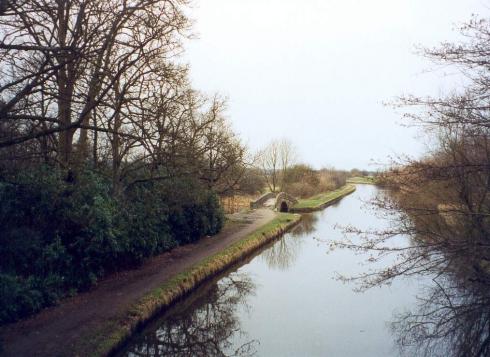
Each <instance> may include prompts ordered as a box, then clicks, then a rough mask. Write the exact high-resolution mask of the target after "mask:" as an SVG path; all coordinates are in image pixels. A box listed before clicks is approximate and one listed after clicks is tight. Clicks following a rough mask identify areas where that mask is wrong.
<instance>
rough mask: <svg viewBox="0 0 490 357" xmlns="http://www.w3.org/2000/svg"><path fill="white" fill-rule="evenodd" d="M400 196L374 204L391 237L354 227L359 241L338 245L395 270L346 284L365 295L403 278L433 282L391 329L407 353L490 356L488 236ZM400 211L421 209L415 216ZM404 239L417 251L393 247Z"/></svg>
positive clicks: (374, 271)
mask: <svg viewBox="0 0 490 357" xmlns="http://www.w3.org/2000/svg"><path fill="white" fill-rule="evenodd" d="M397 195H399V193H397V192H394V193H390V194H389V195H386V194H382V195H379V196H378V198H377V199H375V200H374V201H373V203H374V204H375V205H376V207H377V208H378V209H379V210H380V211H379V212H378V213H379V215H380V216H381V217H386V218H387V219H388V220H389V221H390V223H391V224H390V226H389V227H388V228H387V229H381V230H372V231H362V230H360V229H356V228H353V227H348V228H346V230H345V231H346V232H347V233H350V234H352V235H353V236H354V239H347V237H345V239H344V240H343V241H338V242H336V243H335V245H336V246H337V247H343V248H350V249H353V250H354V251H360V252H364V253H366V254H368V256H369V259H368V261H369V262H371V263H378V262H379V263H383V259H385V258H386V257H387V256H389V255H392V256H393V255H394V256H395V257H396V259H395V260H394V262H393V264H388V265H386V264H380V265H377V266H374V269H372V270H369V271H367V272H364V273H361V274H359V275H358V276H354V277H347V278H344V279H346V280H354V281H359V282H361V284H362V285H361V290H364V289H367V288H370V287H374V286H379V285H383V284H387V283H388V284H389V283H391V282H392V281H393V280H394V279H396V278H399V277H401V276H409V277H413V276H425V277H430V278H431V279H432V280H433V282H434V285H433V286H431V287H430V288H427V289H426V290H425V291H424V292H423V295H422V297H420V296H419V297H418V300H419V304H418V306H417V307H416V308H415V309H414V310H412V311H409V312H406V313H404V314H400V315H398V316H397V321H396V322H394V323H393V324H392V328H393V330H394V332H395V333H396V336H397V342H398V344H399V346H400V348H401V349H402V351H403V352H407V354H406V355H407V356H445V357H446V356H458V357H459V356H464V357H466V356H468V357H473V356H475V357H476V356H490V268H489V264H488V260H489V258H488V254H487V252H488V244H487V243H486V242H485V240H486V239H487V237H486V235H482V231H480V230H476V229H475V227H474V226H472V225H471V224H468V220H461V222H458V221H456V220H455V219H452V220H449V219H448V218H447V217H444V216H442V217H441V215H440V214H439V212H437V211H436V212H434V211H431V210H429V209H422V208H420V207H421V206H420V204H419V202H416V201H414V198H413V196H410V197H408V198H406V197H403V198H405V199H407V200H408V199H410V201H408V202H407V203H405V202H404V201H402V200H401V199H400V198H399V196H397ZM395 199H396V200H395ZM413 202H416V203H417V205H415V204H413ZM401 204H407V205H408V204H411V206H410V207H415V208H412V210H411V211H410V210H409V209H405V207H404V206H401ZM402 208H403V210H402ZM407 212H408V213H407ZM451 218H452V217H451ZM400 236H406V237H409V238H410V240H409V241H410V244H408V245H406V246H404V245H403V244H400V241H397V240H396V239H395V240H393V238H394V237H400Z"/></svg>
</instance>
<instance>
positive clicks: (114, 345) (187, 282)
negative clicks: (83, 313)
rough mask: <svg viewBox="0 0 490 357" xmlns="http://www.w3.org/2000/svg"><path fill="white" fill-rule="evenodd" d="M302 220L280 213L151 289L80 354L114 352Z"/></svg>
mask: <svg viewBox="0 0 490 357" xmlns="http://www.w3.org/2000/svg"><path fill="white" fill-rule="evenodd" d="M300 220H301V216H300V215H297V214H291V213H280V214H279V215H278V216H277V217H276V218H275V219H274V220H272V221H271V222H269V223H268V224H266V225H264V226H262V227H261V228H259V229H257V230H256V231H255V232H253V233H251V234H250V235H248V236H247V237H245V238H243V239H242V240H240V241H238V242H236V243H234V244H232V245H231V246H229V247H228V248H226V249H225V250H223V251H221V252H220V253H217V254H215V255H212V256H210V257H208V258H206V259H204V260H202V261H201V262H200V263H198V264H196V265H194V266H193V267H191V268H189V269H188V270H187V271H184V272H182V273H180V274H178V275H176V276H175V277H173V278H172V279H170V280H169V281H168V282H167V283H165V284H164V285H163V286H161V287H159V288H157V289H155V290H153V291H151V292H150V293H148V294H147V295H145V296H144V297H143V298H142V299H140V300H139V301H138V302H136V303H135V304H133V306H132V307H131V308H130V309H129V310H128V311H127V312H126V313H125V314H124V315H123V316H119V317H117V318H114V319H111V320H109V321H107V323H106V324H104V326H101V327H100V328H99V329H97V330H95V331H93V332H92V335H91V336H87V337H86V338H85V339H84V341H83V342H82V343H81V345H80V346H78V347H77V348H76V350H77V351H76V355H77V356H107V355H113V354H114V353H115V352H116V351H117V350H118V349H120V348H121V347H122V346H123V345H124V342H125V341H126V340H127V339H128V338H129V337H130V336H131V335H132V334H133V333H134V332H136V331H137V330H138V329H139V328H141V327H142V326H143V324H144V323H145V322H147V321H149V320H151V319H152V318H153V317H154V316H155V315H157V314H159V313H161V312H162V311H163V310H165V309H167V308H168V307H169V306H171V305H172V304H173V303H174V302H176V301H177V300H179V299H180V298H182V297H184V296H186V295H187V294H189V293H190V292H192V291H193V290H194V289H196V288H197V287H198V286H200V285H201V284H202V283H204V282H205V281H206V280H208V279H210V278H212V277H213V276H215V275H216V274H219V273H220V272H222V271H224V270H225V269H227V268H228V267H230V266H232V265H233V264H235V263H237V262H239V261H240V260H242V259H245V258H247V257H248V256H250V255H251V254H253V253H254V252H256V251H257V250H258V249H259V248H261V247H262V246H264V245H265V244H267V243H269V242H271V241H272V240H274V239H276V238H278V237H280V236H281V235H282V234H284V233H285V232H286V231H288V230H289V229H291V228H292V227H293V226H295V225H296V224H297V223H299V221H300Z"/></svg>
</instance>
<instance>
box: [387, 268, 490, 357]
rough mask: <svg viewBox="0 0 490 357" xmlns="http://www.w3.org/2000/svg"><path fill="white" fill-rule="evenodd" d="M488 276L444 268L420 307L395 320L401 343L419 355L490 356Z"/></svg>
mask: <svg viewBox="0 0 490 357" xmlns="http://www.w3.org/2000/svg"><path fill="white" fill-rule="evenodd" d="M466 268H467V267H464V269H461V270H462V271H465V270H467V269H466ZM482 273H483V272H482ZM489 277H490V276H489V274H488V273H484V274H478V276H476V275H474V274H473V273H470V274H466V273H463V274H462V273H461V271H458V273H457V274H454V273H447V272H444V273H443V272H441V275H440V276H439V277H437V278H435V279H434V282H435V286H434V287H432V288H430V289H429V290H428V291H426V292H425V296H424V297H423V298H419V306H418V310H417V311H415V312H414V311H412V312H407V313H405V314H401V315H399V316H398V321H397V322H395V323H393V324H392V327H393V330H394V332H395V333H396V334H397V336H398V344H399V345H400V347H401V348H402V349H406V350H408V351H410V352H412V354H413V355H417V356H490V291H489V289H488V287H489V283H490V281H489V280H488V279H489Z"/></svg>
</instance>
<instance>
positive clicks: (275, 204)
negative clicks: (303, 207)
mask: <svg viewBox="0 0 490 357" xmlns="http://www.w3.org/2000/svg"><path fill="white" fill-rule="evenodd" d="M296 203H298V200H297V199H296V198H294V197H293V196H291V195H290V194H289V193H286V192H280V193H275V192H269V193H266V194H264V195H262V196H260V197H259V198H258V199H257V200H256V201H252V202H250V208H251V209H255V208H259V207H269V208H271V209H274V210H277V211H279V212H289V210H290V208H291V207H292V206H293V205H295V204H296Z"/></svg>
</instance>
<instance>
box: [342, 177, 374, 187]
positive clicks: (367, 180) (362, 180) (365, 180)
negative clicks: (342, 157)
mask: <svg viewBox="0 0 490 357" xmlns="http://www.w3.org/2000/svg"><path fill="white" fill-rule="evenodd" d="M347 183H354V184H364V185H376V178H375V177H372V176H358V177H351V178H348V179H347Z"/></svg>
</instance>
